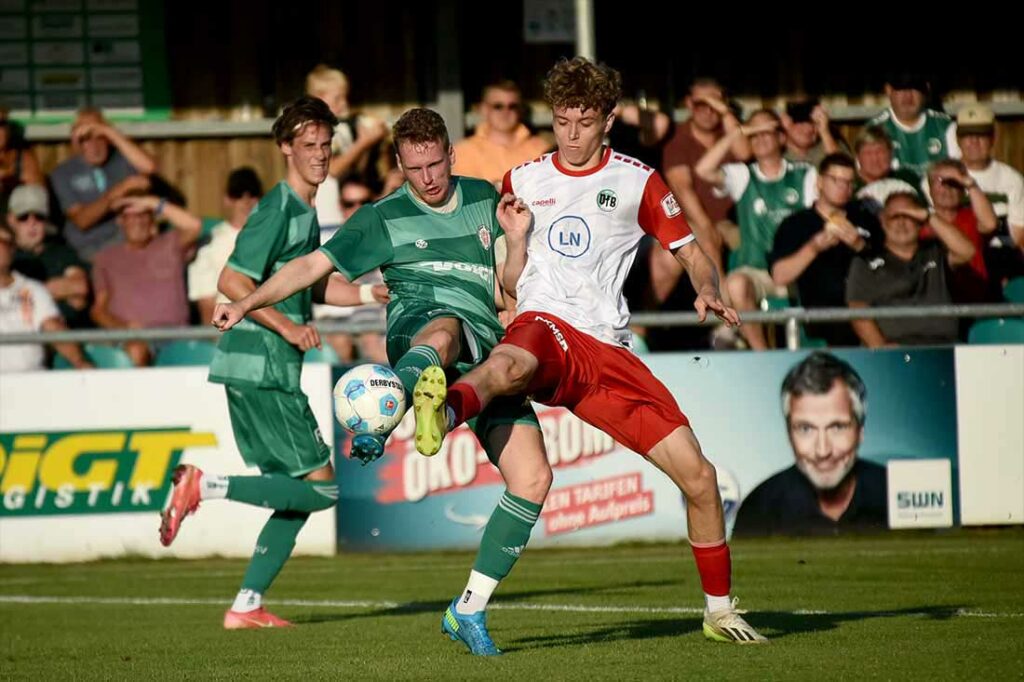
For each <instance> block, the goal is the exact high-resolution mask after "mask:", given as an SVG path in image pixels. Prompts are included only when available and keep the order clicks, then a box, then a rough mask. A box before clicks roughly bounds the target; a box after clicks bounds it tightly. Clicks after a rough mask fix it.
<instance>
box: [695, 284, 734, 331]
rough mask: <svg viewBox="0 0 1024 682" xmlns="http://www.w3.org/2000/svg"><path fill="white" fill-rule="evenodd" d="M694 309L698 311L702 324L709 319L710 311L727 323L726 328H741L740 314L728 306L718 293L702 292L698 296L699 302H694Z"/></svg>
mask: <svg viewBox="0 0 1024 682" xmlns="http://www.w3.org/2000/svg"><path fill="white" fill-rule="evenodd" d="M693 307H694V308H695V309H696V310H697V316H698V319H700V321H701V322H703V321H704V320H706V319H707V317H708V311H709V310H710V311H711V312H713V313H714V314H715V317H717V318H718V319H720V320H721V321H722V322H725V326H727V327H738V326H740V316H739V313H737V312H736V311H735V310H734V309H732V308H730V307H729V306H727V305H726V304H725V303H724V302H723V301H722V298H721V296H719V295H718V292H717V291H702V292H701V293H699V294H697V300H695V301H694V302H693Z"/></svg>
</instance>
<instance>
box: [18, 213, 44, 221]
mask: <svg viewBox="0 0 1024 682" xmlns="http://www.w3.org/2000/svg"><path fill="white" fill-rule="evenodd" d="M14 217H15V218H17V219H18V222H19V223H23V222H25V221H26V220H28V219H29V218H35V219H36V220H38V221H39V222H46V218H47V216H46V214H44V213H36V212H35V211H29V212H28V213H19V214H18V215H16V216H14Z"/></svg>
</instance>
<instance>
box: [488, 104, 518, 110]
mask: <svg viewBox="0 0 1024 682" xmlns="http://www.w3.org/2000/svg"><path fill="white" fill-rule="evenodd" d="M487 106H489V107H490V108H491V109H494V110H495V111H505V110H506V109H508V110H509V111H519V102H494V103H493V104H488V105H487Z"/></svg>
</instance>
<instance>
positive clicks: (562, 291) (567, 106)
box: [413, 57, 766, 643]
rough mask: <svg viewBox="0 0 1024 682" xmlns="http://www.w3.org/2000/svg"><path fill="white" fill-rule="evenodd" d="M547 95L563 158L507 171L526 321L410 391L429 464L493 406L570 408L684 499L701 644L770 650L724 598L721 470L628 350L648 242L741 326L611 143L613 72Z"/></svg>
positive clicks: (686, 234)
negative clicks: (503, 400) (474, 360)
mask: <svg viewBox="0 0 1024 682" xmlns="http://www.w3.org/2000/svg"><path fill="white" fill-rule="evenodd" d="M544 90H545V96H546V98H547V100H548V103H549V104H550V105H551V108H552V113H553V116H554V132H555V139H556V140H557V142H558V149H557V151H555V152H554V153H552V154H546V155H544V156H542V157H540V158H539V159H536V160H534V161H531V162H529V163H526V164H523V165H521V166H519V167H517V168H514V169H513V170H511V171H509V173H507V174H506V175H505V179H504V188H503V191H502V193H503V194H511V195H515V197H517V202H516V210H518V211H520V212H523V213H525V212H527V211H532V213H533V221H532V225H530V227H529V228H527V229H524V230H523V231H521V232H518V233H513V232H512V231H506V239H507V245H508V253H507V256H506V260H505V272H504V282H503V284H504V285H505V289H506V291H515V292H516V297H517V299H518V310H519V315H518V316H517V317H516V318H515V320H514V321H513V322H512V324H511V325H509V327H508V329H507V331H506V335H505V338H504V339H503V340H502V342H501V343H500V344H499V345H498V346H496V347H495V348H494V350H493V351H492V352H491V354H490V356H489V357H488V359H487V360H486V361H485V362H484V363H483V364H481V365H480V366H479V367H477V368H476V369H474V370H473V371H471V372H470V373H468V374H467V375H465V376H464V377H463V378H462V379H460V380H459V381H457V382H456V383H454V384H453V385H452V386H451V387H450V388H449V387H447V386H446V383H445V377H444V372H443V370H441V368H440V367H430V368H428V369H427V370H426V371H425V372H424V373H423V375H422V376H421V377H420V380H419V382H418V383H417V385H416V390H415V391H414V394H413V405H414V409H415V413H416V447H417V449H418V450H419V451H420V452H421V453H423V454H424V455H433V454H435V453H436V452H437V451H438V450H439V449H440V447H441V442H442V440H443V439H444V435H445V434H446V433H447V432H449V431H451V429H452V428H454V427H455V426H456V425H458V424H461V423H462V422H464V421H465V420H467V419H469V418H471V417H473V416H474V415H476V414H479V412H480V411H481V410H482V409H483V407H484V406H485V405H487V404H488V403H489V402H490V401H491V400H492V399H494V398H496V397H498V396H503V395H517V394H525V395H529V396H531V397H532V398H533V399H534V400H536V401H538V402H541V403H545V404H547V405H559V406H564V407H567V408H569V409H571V410H572V411H573V412H574V413H575V414H576V415H577V416H579V417H580V418H581V419H583V420H584V421H586V422H588V423H590V424H593V425H594V426H596V427H598V428H600V429H601V430H603V431H604V432H605V433H607V434H609V435H610V436H612V437H613V438H615V440H616V441H618V442H619V443H622V444H623V445H625V446H626V447H629V448H630V449H632V450H635V451H636V452H638V453H640V454H643V455H645V456H646V457H647V459H648V460H650V461H651V463H653V464H654V465H655V466H656V467H658V468H659V469H661V470H662V471H664V472H665V473H666V474H667V475H668V476H669V478H671V479H672V480H673V482H675V484H676V485H678V486H679V489H680V490H681V491H682V492H683V495H685V497H686V513H687V525H688V530H689V538H690V544H691V546H692V548H693V554H694V557H695V559H696V563H697V569H698V572H699V573H700V578H701V585H702V587H703V590H704V596H705V609H704V634H705V636H707V637H708V638H710V639H714V640H718V641H726V642H739V643H753V642H764V641H766V640H765V638H764V637H762V636H761V635H760V634H758V633H757V631H755V630H754V629H753V628H752V627H751V626H750V625H749V624H748V623H747V622H746V621H745V620H744V619H743V618H742V617H741V616H740V615H739V614H738V613H737V612H736V610H735V608H734V606H733V602H732V600H731V598H730V596H729V591H730V580H731V561H730V557H729V547H728V545H727V544H726V542H725V522H724V518H723V514H722V501H721V498H720V497H719V494H718V482H717V477H716V475H715V468H714V467H713V466H712V465H711V463H710V462H708V460H707V459H705V458H704V455H703V454H702V453H701V450H700V445H699V444H698V443H697V439H696V437H695V436H694V434H693V431H691V430H690V427H689V422H688V421H687V419H686V417H685V416H684V415H683V413H682V412H680V410H679V407H678V406H677V404H676V401H675V399H674V398H673V397H672V394H671V393H669V391H668V389H667V388H666V387H665V386H664V384H662V383H661V382H660V381H658V380H657V379H656V378H655V377H654V375H653V374H651V372H650V370H649V369H647V367H646V366H645V365H644V364H643V363H642V362H641V361H640V360H639V359H637V357H636V356H635V355H634V354H633V353H632V352H631V350H630V346H631V343H632V335H631V333H630V331H629V327H628V324H629V309H628V308H627V306H626V301H625V299H624V298H623V296H622V286H623V282H624V280H625V278H626V274H627V273H628V272H629V268H630V265H631V264H632V263H633V259H634V257H635V255H636V251H637V246H638V244H639V242H640V239H641V238H642V237H643V235H644V234H645V233H646V234H650V235H653V236H654V237H655V238H657V240H658V241H659V242H660V243H661V245H662V247H664V248H665V249H668V250H670V251H671V252H672V253H674V255H675V257H676V259H677V260H678V261H679V262H680V263H681V264H682V265H683V267H684V268H685V269H686V271H687V272H689V273H690V278H691V280H692V281H693V285H694V289H696V291H697V294H698V295H697V300H696V302H695V303H694V306H695V307H696V309H697V312H698V313H699V314H700V316H701V318H702V319H703V317H704V316H705V315H706V314H707V312H708V311H709V310H710V311H712V312H713V313H714V314H715V315H717V316H718V317H719V318H721V319H722V320H723V321H725V322H726V324H729V325H738V324H739V317H738V315H737V314H736V311H735V310H733V309H732V308H729V307H727V306H726V305H725V304H724V303H723V302H722V299H721V296H720V293H719V289H718V278H717V275H716V273H715V269H714V267H713V266H712V264H711V261H710V260H709V259H708V257H707V256H706V255H705V254H704V252H703V251H702V250H701V248H700V245H699V244H698V243H697V242H696V241H695V240H694V237H693V234H692V233H691V232H690V227H689V225H688V224H687V222H686V219H685V218H684V216H683V214H682V210H681V209H680V208H679V204H678V203H677V202H676V199H675V197H674V196H673V195H672V193H671V192H670V191H669V189H668V187H667V186H666V185H665V182H664V180H662V178H661V176H660V175H659V174H658V173H657V172H656V171H655V170H653V169H652V168H649V167H647V166H645V165H644V164H642V163H640V162H639V161H637V160H635V159H632V158H630V157H628V156H624V155H622V154H617V153H616V152H614V151H613V150H612V149H610V148H608V147H606V146H604V144H603V140H604V136H605V135H606V134H607V133H608V131H609V130H610V129H611V126H612V123H613V121H614V118H615V117H614V114H613V113H612V111H613V109H614V108H615V105H616V103H617V102H618V99H619V96H620V94H621V77H620V76H619V74H618V72H616V71H615V70H613V69H611V68H608V67H607V66H604V65H595V64H593V63H591V62H589V61H588V60H586V59H584V58H582V57H577V58H575V59H572V60H570V61H566V60H562V61H560V62H559V63H557V64H556V65H555V67H554V68H553V69H552V70H551V72H550V73H549V74H548V78H547V80H546V82H545V86H544ZM520 222H521V223H522V224H524V225H526V224H529V221H520Z"/></svg>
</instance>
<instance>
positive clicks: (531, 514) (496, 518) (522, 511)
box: [473, 490, 541, 580]
mask: <svg viewBox="0 0 1024 682" xmlns="http://www.w3.org/2000/svg"><path fill="white" fill-rule="evenodd" d="M540 509H541V505H539V504H534V503H533V502H530V501H529V500H524V499H523V498H521V497H516V496H515V495H513V494H512V493H510V492H508V491H507V490H506V491H505V494H504V495H502V496H501V499H500V500H498V506H497V507H495V509H494V513H493V514H491V519H490V521H488V522H487V527H486V528H484V537H483V539H482V540H481V541H480V551H479V552H477V555H476V563H475V564H473V570H474V571H478V572H480V573H483V574H484V575H486V576H488V577H490V578H494V579H495V580H501V579H503V578H504V577H505V576H507V575H508V573H509V571H511V570H512V567H513V566H515V563H516V561H518V560H519V555H520V553H522V551H523V549H525V548H526V543H527V542H529V540H530V531H532V530H533V526H534V524H536V523H537V517H539V516H540Z"/></svg>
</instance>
